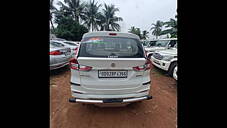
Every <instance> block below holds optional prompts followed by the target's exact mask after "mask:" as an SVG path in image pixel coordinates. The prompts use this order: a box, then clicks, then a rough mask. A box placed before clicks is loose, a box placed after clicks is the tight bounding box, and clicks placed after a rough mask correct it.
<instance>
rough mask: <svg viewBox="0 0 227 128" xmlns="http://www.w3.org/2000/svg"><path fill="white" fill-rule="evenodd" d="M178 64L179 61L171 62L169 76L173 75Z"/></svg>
mask: <svg viewBox="0 0 227 128" xmlns="http://www.w3.org/2000/svg"><path fill="white" fill-rule="evenodd" d="M176 66H177V62H173V63H171V65H170V67H169V70H168V75H169V76H173V70H174V68H175V67H176Z"/></svg>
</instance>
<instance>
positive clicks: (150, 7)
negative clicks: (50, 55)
mask: <svg viewBox="0 0 227 128" xmlns="http://www.w3.org/2000/svg"><path fill="white" fill-rule="evenodd" d="M58 1H63V0H55V1H54V3H57V2H58ZM81 1H89V0H81ZM96 1H98V3H100V4H102V5H103V4H104V3H106V4H107V5H109V4H114V5H115V7H117V8H119V12H117V13H116V16H119V17H122V18H123V21H121V22H119V24H120V26H121V32H128V30H129V29H130V28H131V27H132V26H135V27H136V28H137V27H138V28H140V30H141V31H143V30H147V31H149V37H150V39H153V38H154V36H153V35H152V34H151V33H152V31H150V28H151V24H152V23H156V21H157V20H161V21H168V20H169V19H170V18H175V15H176V14H177V0H96ZM55 6H56V7H57V5H56V4H55ZM101 8H103V7H101Z"/></svg>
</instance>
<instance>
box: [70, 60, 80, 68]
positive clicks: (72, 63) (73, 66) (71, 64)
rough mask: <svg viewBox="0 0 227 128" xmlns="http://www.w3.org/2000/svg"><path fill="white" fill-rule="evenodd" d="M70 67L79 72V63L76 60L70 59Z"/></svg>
mask: <svg viewBox="0 0 227 128" xmlns="http://www.w3.org/2000/svg"><path fill="white" fill-rule="evenodd" d="M69 65H70V68H71V69H74V70H78V69H79V63H78V61H77V60H76V59H75V58H72V59H70V61H69Z"/></svg>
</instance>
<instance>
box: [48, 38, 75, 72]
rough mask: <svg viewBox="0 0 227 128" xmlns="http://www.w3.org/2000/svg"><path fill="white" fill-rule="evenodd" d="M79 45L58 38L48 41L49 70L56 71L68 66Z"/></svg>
mask: <svg viewBox="0 0 227 128" xmlns="http://www.w3.org/2000/svg"><path fill="white" fill-rule="evenodd" d="M78 45H79V43H78V42H74V41H67V40H64V39H60V38H55V39H51V40H50V52H49V55H50V70H53V69H58V68H61V67H64V66H66V65H68V64H69V60H70V59H71V58H72V57H73V56H75V54H76V50H77V47H78Z"/></svg>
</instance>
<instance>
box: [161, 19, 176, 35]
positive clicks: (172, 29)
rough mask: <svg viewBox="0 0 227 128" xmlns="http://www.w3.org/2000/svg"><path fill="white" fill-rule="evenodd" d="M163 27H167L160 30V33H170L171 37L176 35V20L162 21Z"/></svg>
mask: <svg viewBox="0 0 227 128" xmlns="http://www.w3.org/2000/svg"><path fill="white" fill-rule="evenodd" d="M164 25H166V26H165V27H166V28H168V29H166V30H164V31H162V35H164V34H170V36H171V37H177V21H176V20H175V19H172V18H171V19H170V20H169V21H167V22H164Z"/></svg>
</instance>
